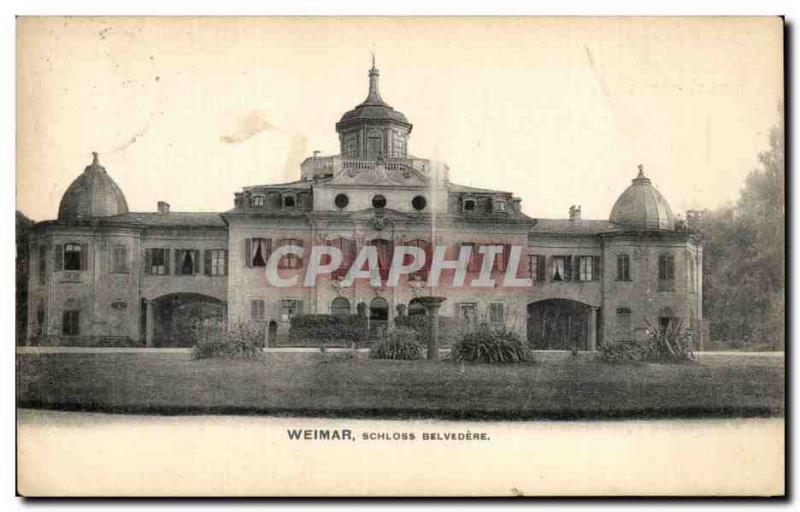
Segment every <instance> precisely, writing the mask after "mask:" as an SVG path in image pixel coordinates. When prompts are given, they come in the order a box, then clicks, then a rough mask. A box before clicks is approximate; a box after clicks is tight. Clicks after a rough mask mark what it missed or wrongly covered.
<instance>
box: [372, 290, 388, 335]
mask: <svg viewBox="0 0 800 512" xmlns="http://www.w3.org/2000/svg"><path fill="white" fill-rule="evenodd" d="M388 323H389V303H388V302H386V299H384V298H383V297H375V298H374V299H372V302H370V304H369V335H370V338H376V337H380V336H383V333H384V331H385V330H386V327H387V325H388Z"/></svg>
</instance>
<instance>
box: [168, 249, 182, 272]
mask: <svg viewBox="0 0 800 512" xmlns="http://www.w3.org/2000/svg"><path fill="white" fill-rule="evenodd" d="M182 252H183V251H182V250H180V249H175V250H174V251H172V254H173V255H174V258H175V267H174V268H175V275H176V276H179V275H181V253H182ZM167 259H169V256H167Z"/></svg>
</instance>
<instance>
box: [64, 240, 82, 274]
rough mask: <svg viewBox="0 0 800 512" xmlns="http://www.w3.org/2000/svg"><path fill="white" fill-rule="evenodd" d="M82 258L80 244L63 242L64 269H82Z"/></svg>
mask: <svg viewBox="0 0 800 512" xmlns="http://www.w3.org/2000/svg"><path fill="white" fill-rule="evenodd" d="M83 259H84V255H83V246H82V245H81V244H73V243H70V244H64V270H83V265H82V263H83Z"/></svg>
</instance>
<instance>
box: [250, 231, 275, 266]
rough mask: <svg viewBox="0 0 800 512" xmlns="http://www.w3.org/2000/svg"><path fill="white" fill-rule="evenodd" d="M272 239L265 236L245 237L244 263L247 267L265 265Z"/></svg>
mask: <svg viewBox="0 0 800 512" xmlns="http://www.w3.org/2000/svg"><path fill="white" fill-rule="evenodd" d="M271 242H272V241H271V240H269V239H267V238H247V239H245V241H244V243H245V249H244V253H245V255H246V258H245V264H246V265H247V266H248V267H266V266H267V260H268V259H269V254H270V252H271V249H272V243H271Z"/></svg>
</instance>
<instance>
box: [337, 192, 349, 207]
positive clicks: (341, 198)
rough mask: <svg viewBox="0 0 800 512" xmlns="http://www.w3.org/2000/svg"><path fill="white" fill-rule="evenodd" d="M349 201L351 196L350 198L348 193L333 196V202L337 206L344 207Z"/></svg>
mask: <svg viewBox="0 0 800 512" xmlns="http://www.w3.org/2000/svg"><path fill="white" fill-rule="evenodd" d="M349 202H350V198H348V197H347V195H346V194H337V195H336V197H334V198H333V204H335V205H336V207H337V208H344V207H346V206H347V204H348V203H349Z"/></svg>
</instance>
